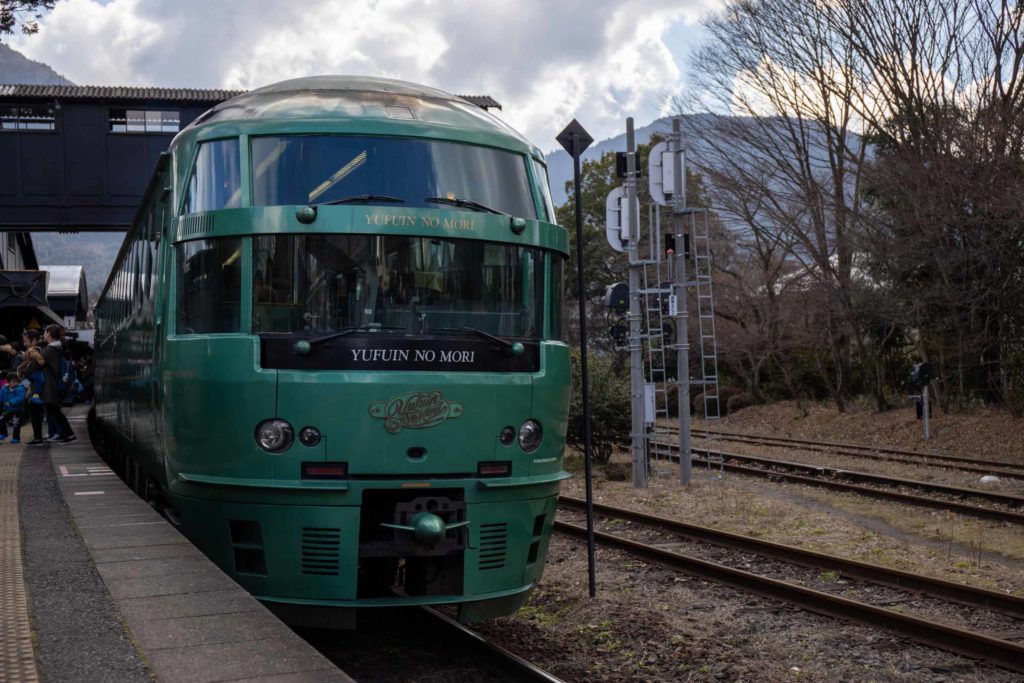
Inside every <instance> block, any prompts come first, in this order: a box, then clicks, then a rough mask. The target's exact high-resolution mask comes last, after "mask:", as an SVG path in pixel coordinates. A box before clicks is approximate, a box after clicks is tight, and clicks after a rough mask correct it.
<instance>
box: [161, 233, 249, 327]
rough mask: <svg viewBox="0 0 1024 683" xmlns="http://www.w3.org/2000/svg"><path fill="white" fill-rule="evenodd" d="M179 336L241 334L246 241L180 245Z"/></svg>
mask: <svg viewBox="0 0 1024 683" xmlns="http://www.w3.org/2000/svg"><path fill="white" fill-rule="evenodd" d="M176 252H177V254H176V255H177V258H176V261H177V281H178V284H177V287H178V290H177V291H178V320H177V323H178V325H177V333H178V334H209V333H218V332H220V333H223V332H238V331H239V321H240V320H241V300H242V299H241V291H242V265H241V256H242V240H241V239H240V238H238V237H221V238H216V239H209V240H192V241H190V242H182V243H181V244H179V245H177V248H176Z"/></svg>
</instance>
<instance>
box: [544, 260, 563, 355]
mask: <svg viewBox="0 0 1024 683" xmlns="http://www.w3.org/2000/svg"><path fill="white" fill-rule="evenodd" d="M564 268H565V259H564V258H563V257H562V256H561V255H559V254H551V330H550V331H549V332H548V335H547V336H548V339H559V340H562V341H565V338H564V337H563V336H562V333H563V330H562V307H563V306H564V305H565V292H564V290H563V287H564V285H563V279H562V278H563V274H562V271H563V269H564Z"/></svg>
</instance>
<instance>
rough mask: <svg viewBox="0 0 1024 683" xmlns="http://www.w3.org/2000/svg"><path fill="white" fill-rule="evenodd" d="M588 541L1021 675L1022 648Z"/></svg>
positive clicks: (567, 527) (653, 551)
mask: <svg viewBox="0 0 1024 683" xmlns="http://www.w3.org/2000/svg"><path fill="white" fill-rule="evenodd" d="M555 530H556V531H558V532H560V533H563V534H566V535H569V536H573V537H575V538H586V533H587V531H586V529H584V528H583V527H580V526H576V525H575V524H567V523H566V522H561V521H558V520H556V521H555ZM594 537H595V539H596V540H597V542H598V543H599V544H601V545H604V546H607V547H610V548H617V549H619V550H624V551H626V552H628V553H630V554H632V555H634V556H636V557H640V558H643V559H645V560H647V561H649V562H654V563H657V564H661V565H663V566H667V567H669V568H672V569H677V570H679V571H682V572H684V573H687V574H692V575H694V576H699V577H702V578H705V579H708V580H711V581H715V582H716V583H722V584H725V585H728V586H732V587H733V588H737V589H739V590H742V591H746V592H750V593H757V594H759V595H764V596H766V597H770V598H775V599H778V600H782V601H784V602H788V603H791V604H795V605H798V606H800V607H801V608H803V609H805V610H807V611H810V612H815V613H817V614H823V615H826V616H830V617H834V618H838V619H845V620H849V621H854V622H857V623H860V624H865V625H868V626H871V627H873V628H877V629H881V630H884V631H888V632H890V633H894V634H896V635H898V636H900V637H903V638H906V639H908V640H912V641H914V642H918V643H922V644H924V645H929V646H932V647H936V648H939V649H941V650H946V651H949V652H954V653H956V654H959V655H963V656H966V657H970V658H972V659H980V660H983V661H985V662H988V663H990V664H993V665H995V666H999V667H1003V668H1006V669H1010V670H1011V671H1020V672H1024V646H1021V645H1018V644H1016V643H1011V642H1009V641H1005V640H1000V639H998V638H993V637H992V636H987V635H984V634H982V633H977V632H975V631H967V630H964V629H958V628H955V627H953V626H948V625H946V624H941V623H936V622H933V621H929V620H927V619H922V618H920V617H914V616H911V615H909V614H903V613H900V612H896V611H894V610H888V609H885V608H883V607H875V606H874V605H868V604H865V603H862V602H857V601H856V600H850V599H849V598H842V597H839V596H836V595H831V594H829V593H823V592H821V591H816V590H813V589H810V588H804V587H802V586H797V585H796V584H791V583H786V582H785V581H779V580H776V579H770V578H767V577H764V576H760V575H758V574H754V573H751V572H746V571H743V570H740V569H734V568H732V567H726V566H724V565H721V564H717V563H714V562H708V561H707V560H701V559H697V558H695V557H690V556H688V555H683V554H681V553H676V552H672V551H669V550H664V549H662V548H657V547H655V546H651V545H647V544H644V543H638V542H637V541H632V540H629V539H627V538H622V537H621V536H615V535H613V534H608V533H605V532H594Z"/></svg>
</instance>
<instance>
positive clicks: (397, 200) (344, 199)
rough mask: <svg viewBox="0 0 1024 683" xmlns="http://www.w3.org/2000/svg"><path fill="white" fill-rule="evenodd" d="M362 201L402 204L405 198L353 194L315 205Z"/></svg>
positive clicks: (388, 195) (357, 202)
mask: <svg viewBox="0 0 1024 683" xmlns="http://www.w3.org/2000/svg"><path fill="white" fill-rule="evenodd" d="M362 202H393V203H399V204H404V203H405V200H404V199H402V198H401V197H395V196H392V195H390V194H354V195H350V196H348V197H342V198H341V199H332V200H331V201H329V202H320V203H319V204H316V205H315V206H331V205H333V204H359V203H362Z"/></svg>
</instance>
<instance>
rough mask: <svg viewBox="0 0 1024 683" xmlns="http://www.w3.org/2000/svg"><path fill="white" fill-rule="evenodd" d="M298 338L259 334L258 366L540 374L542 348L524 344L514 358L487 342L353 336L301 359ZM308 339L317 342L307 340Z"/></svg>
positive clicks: (313, 349) (326, 344)
mask: <svg viewBox="0 0 1024 683" xmlns="http://www.w3.org/2000/svg"><path fill="white" fill-rule="evenodd" d="M301 339H303V337H299V336H295V335H271V334H266V335H261V337H260V365H261V366H262V367H264V368H276V369H281V370H286V369H287V370H406V371H409V370H419V371H435V372H536V371H537V370H538V369H540V346H539V344H538V343H537V342H524V344H523V346H524V348H525V352H524V353H523V354H522V355H521V356H514V355H512V353H511V352H510V350H509V349H508V347H506V346H504V345H503V344H500V343H499V342H496V341H492V340H488V339H474V338H467V337H463V338H451V337H447V338H437V337H429V336H425V335H412V334H390V333H386V332H385V333H380V332H365V333H363V332H355V333H352V334H347V335H345V336H343V337H338V338H336V339H331V340H326V341H323V342H320V343H316V342H315V341H314V342H313V343H311V345H310V350H309V353H308V354H306V355H300V354H298V353H296V351H295V343H296V342H297V341H299V340H301ZM306 339H307V340H310V339H313V340H315V337H311V338H310V337H307V338H306Z"/></svg>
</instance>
